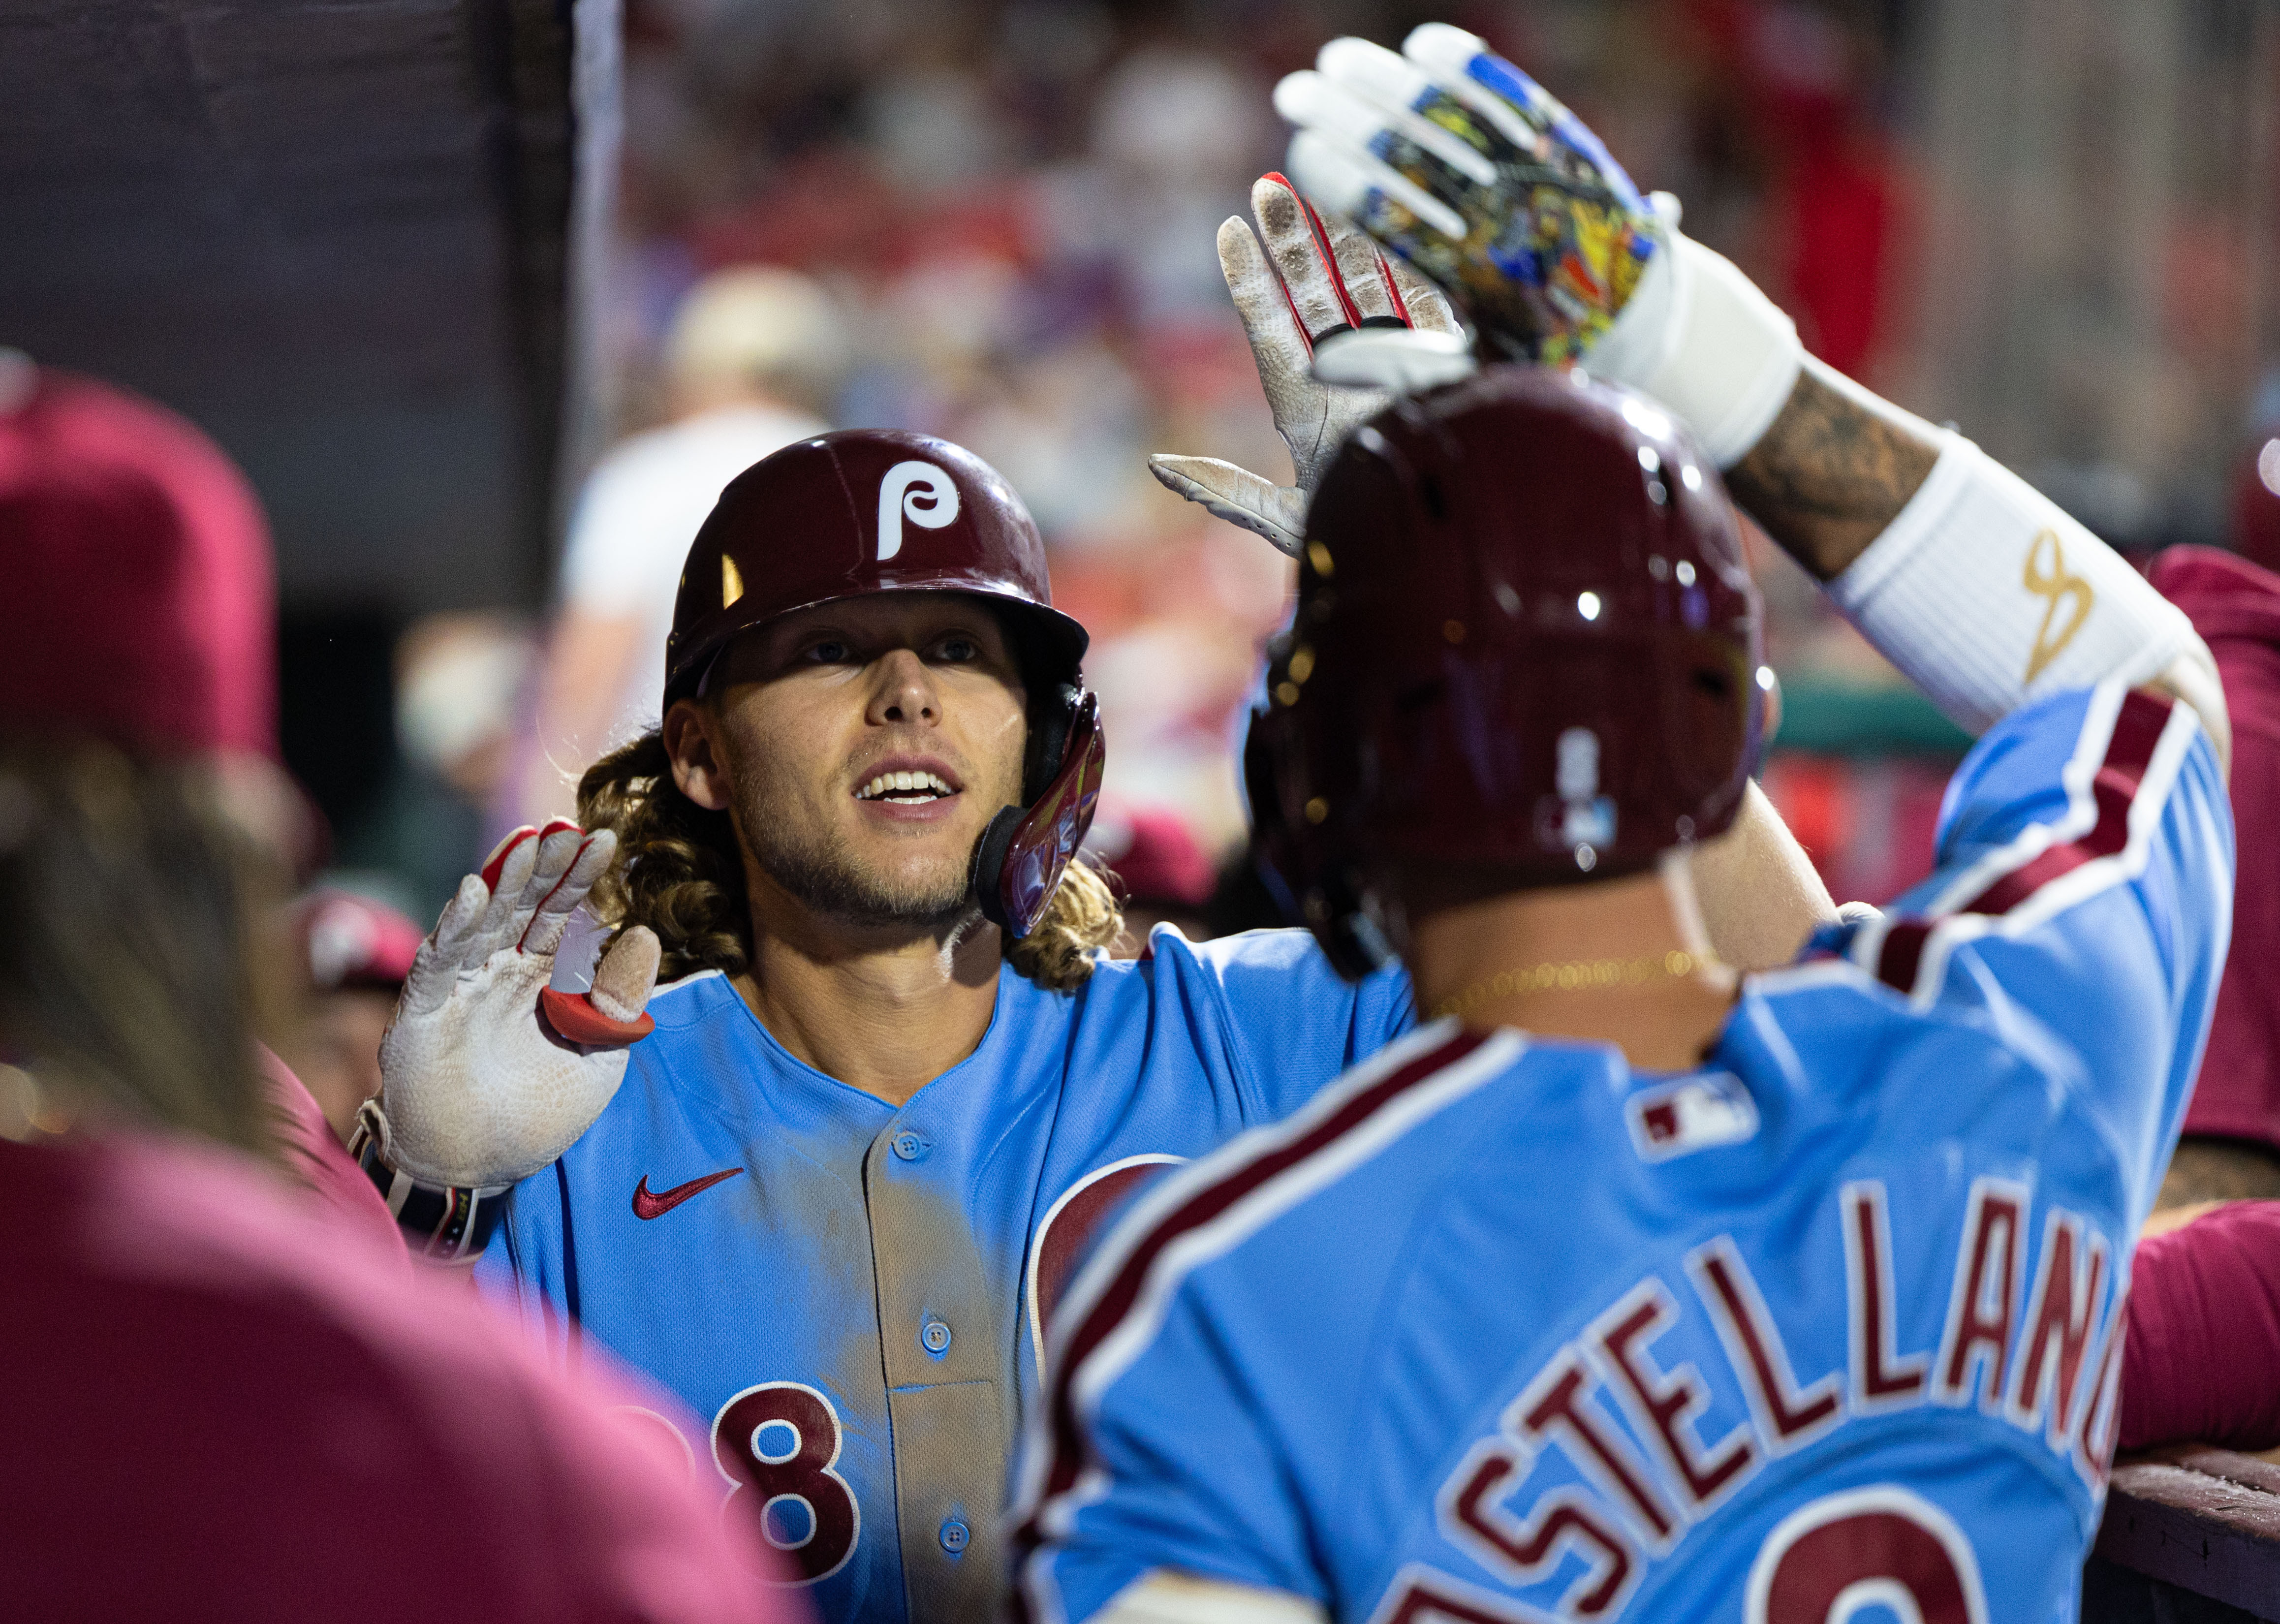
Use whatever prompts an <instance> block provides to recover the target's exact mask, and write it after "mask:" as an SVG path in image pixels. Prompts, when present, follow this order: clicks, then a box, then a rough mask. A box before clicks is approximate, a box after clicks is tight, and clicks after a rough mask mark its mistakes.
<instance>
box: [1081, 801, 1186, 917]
mask: <svg viewBox="0 0 2280 1624" xmlns="http://www.w3.org/2000/svg"><path fill="white" fill-rule="evenodd" d="M1084 850H1085V854H1086V855H1087V856H1088V857H1090V858H1096V859H1098V861H1099V862H1100V863H1102V864H1104V865H1105V866H1106V867H1107V868H1108V870H1109V871H1110V872H1111V873H1112V874H1114V875H1115V876H1116V877H1117V879H1118V880H1119V881H1121V882H1122V884H1123V888H1124V896H1125V899H1126V900H1127V901H1128V902H1133V903H1138V904H1151V903H1153V904H1165V905H1169V906H1175V907H1182V908H1200V907H1202V906H1203V905H1204V904H1205V903H1206V902H1209V901H1210V900H1211V894H1212V888H1213V885H1214V884H1215V883H1216V882H1217V881H1218V875H1217V874H1215V873H1213V868H1212V860H1211V858H1210V857H1209V856H1208V855H1207V854H1206V853H1205V850H1204V849H1203V847H1202V846H1201V845H1200V844H1198V843H1197V840H1196V837H1195V835H1193V834H1191V833H1190V831H1189V828H1188V825H1187V821H1186V820H1184V819H1182V817H1181V816H1180V814H1179V813H1177V812H1174V811H1172V810H1171V809H1170V808H1169V807H1164V806H1112V807H1108V808H1105V809H1104V810H1103V811H1102V812H1100V814H1099V815H1098V817H1097V818H1095V819H1094V820H1093V825H1092V832H1091V834H1090V835H1088V836H1087V837H1086V840H1085V843H1084Z"/></svg>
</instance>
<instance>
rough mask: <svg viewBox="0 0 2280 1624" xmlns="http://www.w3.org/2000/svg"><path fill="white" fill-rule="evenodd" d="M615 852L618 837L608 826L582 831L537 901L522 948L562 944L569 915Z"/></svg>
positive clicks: (542, 948)
mask: <svg viewBox="0 0 2280 1624" xmlns="http://www.w3.org/2000/svg"><path fill="white" fill-rule="evenodd" d="M617 855H618V837H617V836H616V835H613V834H612V833H611V832H610V831H609V830H608V829H602V830H600V831H598V832H597V833H595V834H592V835H582V837H581V838H580V840H579V842H578V844H577V846H576V847H575V849H574V856H573V859H572V861H571V864H570V866H569V867H568V868H567V869H566V871H565V872H564V873H563V875H562V878H561V879H560V880H559V881H558V882H557V883H556V885H555V887H554V889H553V890H552V891H551V892H550V893H548V895H547V897H546V900H545V901H543V902H542V903H541V904H539V905H538V912H536V913H535V914H534V915H533V916H532V918H531V921H530V927H529V928H528V929H527V930H525V931H524V932H523V935H522V951H524V952H526V953H539V954H547V953H551V952H553V951H555V950H556V949H557V948H558V947H560V946H561V944H562V935H563V932H564V931H565V930H566V929H567V928H568V927H569V923H570V916H571V915H572V914H573V913H574V912H577V909H578V904H580V903H582V902H584V901H585V900H586V896H587V893H589V891H591V890H592V889H594V882H595V881H597V880H599V879H600V878H601V877H602V876H603V875H604V874H607V873H608V872H609V869H610V865H611V863H612V862H613V861H615V860H616V858H617Z"/></svg>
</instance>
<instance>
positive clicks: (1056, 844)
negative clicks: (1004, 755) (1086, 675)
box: [967, 685, 1108, 942]
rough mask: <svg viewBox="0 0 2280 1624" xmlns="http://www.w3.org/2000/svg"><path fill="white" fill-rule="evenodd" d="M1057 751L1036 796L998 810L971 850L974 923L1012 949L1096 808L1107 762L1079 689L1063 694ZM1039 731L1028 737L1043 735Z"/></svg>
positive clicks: (1092, 702)
mask: <svg viewBox="0 0 2280 1624" xmlns="http://www.w3.org/2000/svg"><path fill="white" fill-rule="evenodd" d="M1065 692H1066V694H1067V703H1066V704H1062V705H1059V706H1057V707H1054V709H1056V710H1057V711H1058V712H1059V743H1057V745H1055V747H1054V749H1053V752H1052V755H1051V757H1049V758H1041V757H1040V756H1039V754H1038V752H1036V751H1034V750H1033V752H1032V758H1033V760H1034V759H1044V760H1050V761H1051V764H1052V770H1051V774H1050V775H1049V776H1048V777H1047V779H1046V781H1045V783H1044V787H1043V789H1040V790H1039V791H1038V792H1037V793H1036V795H1034V796H1030V797H1028V799H1027V801H1026V802H1025V804H1022V805H1020V806H1007V807H1004V808H1002V809H1000V810H999V811H998V812H997V814H996V816H994V817H992V818H991V819H990V823H989V827H986V828H985V829H983V830H982V838H981V839H980V840H979V841H977V842H976V843H974V866H973V867H972V869H971V870H970V871H969V878H968V881H967V883H968V887H969V889H970V892H971V894H972V896H973V897H974V901H975V903H976V904H979V906H980V907H981V909H982V917H983V918H985V919H987V920H990V923H992V924H993V925H996V926H997V927H999V928H1000V929H1002V930H1003V931H1005V934H1006V935H1009V936H1011V937H1013V939H1014V940H1015V941H1017V942H1018V941H1020V940H1021V938H1022V937H1023V936H1026V935H1028V934H1029V932H1030V931H1032V930H1034V929H1035V928H1036V924H1037V921H1038V920H1040V919H1042V918H1043V917H1044V912H1045V904H1047V903H1049V902H1051V900H1052V896H1053V892H1054V890H1055V889H1056V888H1057V887H1059V884H1060V881H1061V875H1062V874H1063V873H1064V872H1066V871H1067V868H1068V866H1069V864H1070V863H1071V862H1072V861H1073V860H1075V857H1076V853H1077V848H1078V847H1079V846H1080V845H1082V843H1083V841H1084V836H1085V832H1086V831H1087V830H1088V829H1090V827H1092V814H1093V810H1094V808H1095V807H1096V806H1097V805H1098V804H1099V801H1100V773H1101V768H1102V766H1104V765H1105V763H1106V761H1107V759H1108V750H1107V746H1106V745H1105V743H1103V741H1102V738H1101V733H1100V702H1099V700H1098V699H1097V698H1095V697H1093V696H1092V695H1091V694H1090V693H1089V692H1087V691H1086V690H1085V689H1082V688H1078V687H1075V686H1074V685H1071V686H1070V687H1068V688H1067V689H1066V690H1065ZM1042 732H1044V728H1043V727H1036V728H1033V729H1032V733H1033V735H1034V734H1037V733H1042Z"/></svg>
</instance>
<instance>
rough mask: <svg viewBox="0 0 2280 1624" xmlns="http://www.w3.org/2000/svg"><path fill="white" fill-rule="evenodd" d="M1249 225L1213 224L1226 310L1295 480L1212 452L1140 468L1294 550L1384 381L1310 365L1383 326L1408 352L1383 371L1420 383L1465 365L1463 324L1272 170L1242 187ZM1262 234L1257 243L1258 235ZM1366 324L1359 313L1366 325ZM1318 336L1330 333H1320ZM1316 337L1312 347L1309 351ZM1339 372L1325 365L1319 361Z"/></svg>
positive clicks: (1429, 291) (1379, 405)
mask: <svg viewBox="0 0 2280 1624" xmlns="http://www.w3.org/2000/svg"><path fill="white" fill-rule="evenodd" d="M1251 212H1252V213H1253V214H1254V215H1256V216H1257V217H1258V219H1259V235H1256V236H1254V235H1252V229H1251V227H1249V226H1248V225H1247V224H1245V223H1244V220H1243V219H1242V218H1241V217H1240V216H1235V217H1231V218H1230V219H1228V221H1227V222H1226V224H1224V225H1222V226H1221V227H1220V228H1219V265H1220V270H1221V273H1222V274H1224V275H1225V276H1226V278H1227V289H1228V291H1229V293H1230V294H1232V295H1234V296H1235V308H1236V314H1238V315H1240V316H1241V317H1242V318H1243V330H1244V335H1246V336H1248V337H1249V338H1250V340H1251V353H1252V358H1253V359H1254V360H1256V361H1257V362H1258V364H1259V384H1260V386H1261V387H1262V388H1263V389H1265V390H1266V391H1267V405H1268V407H1269V408H1270V409H1271V410H1272V411H1273V412H1274V413H1275V433H1277V434H1279V435H1282V436H1283V443H1284V444H1285V445H1287V446H1289V447H1290V461H1291V463H1292V465H1293V466H1295V467H1296V468H1297V469H1298V484H1297V485H1296V486H1288V485H1277V484H1275V481H1272V480H1269V479H1267V478H1266V477H1265V476H1263V475H1261V474H1257V473H1252V472H1251V471H1250V470H1249V469H1248V468H1238V467H1236V466H1235V465H1234V464H1233V463H1229V462H1221V460H1220V459H1219V458H1215V457H1178V456H1173V455H1171V454H1169V453H1167V452H1161V451H1159V452H1158V453H1157V454H1156V455H1154V456H1152V457H1151V458H1149V459H1148V469H1149V472H1150V473H1153V474H1154V475H1155V476H1156V478H1157V479H1158V480H1159V481H1161V482H1162V483H1163V484H1164V485H1165V486H1166V487H1167V489H1170V490H1172V491H1174V492H1175V493H1176V494H1177V495H1179V496H1185V497H1186V498H1187V499H1188V500H1189V501H1190V502H1200V503H1201V504H1203V505H1204V506H1205V507H1206V508H1208V509H1209V510H1210V511H1211V512H1213V514H1215V515H1217V516H1218V517H1219V518H1221V519H1224V520H1227V521H1228V522H1229V524H1236V525H1241V526H1242V527H1244V529H1246V530H1249V531H1252V532H1253V533H1255V534H1257V535H1263V536H1265V537H1266V538H1267V540H1268V541H1270V542H1272V543H1275V546H1277V547H1279V548H1281V549H1282V550H1283V551H1284V552H1287V553H1290V554H1291V555H1292V556H1293V557H1296V556H1297V554H1298V550H1299V548H1300V546H1301V545H1302V544H1303V543H1304V542H1305V539H1306V504H1307V503H1308V502H1309V501H1311V500H1312V499H1313V494H1314V487H1315V486H1316V485H1318V484H1320V483H1321V478H1322V475H1323V474H1324V473H1326V472H1328V471H1329V466H1330V459H1331V458H1333V457H1334V456H1336V453H1337V449H1338V446H1339V444H1340V443H1342V442H1343V441H1344V439H1345V437H1346V435H1348V434H1350V433H1351V432H1352V430H1353V429H1354V428H1356V427H1359V426H1360V424H1362V423H1363V422H1365V421H1367V419H1370V418H1372V417H1375V415H1376V414H1377V413H1378V412H1381V411H1383V409H1384V408H1385V405H1386V404H1387V402H1388V401H1389V400H1390V398H1391V397H1390V395H1389V394H1388V392H1387V391H1386V390H1385V389H1372V388H1359V389H1357V388H1351V387H1340V385H1339V383H1337V382H1325V381H1322V380H1321V378H1320V377H1318V376H1317V370H1316V368H1317V362H1318V361H1321V362H1323V363H1328V362H1329V360H1330V358H1332V356H1333V355H1335V354H1336V353H1337V352H1338V350H1340V349H1342V348H1343V347H1344V346H1346V345H1350V344H1351V345H1354V346H1355V353H1356V354H1357V355H1358V354H1360V353H1361V352H1362V350H1367V349H1371V348H1375V345H1372V344H1370V343H1361V342H1360V341H1358V340H1357V339H1355V338H1353V337H1351V336H1349V335H1350V334H1358V335H1360V340H1375V339H1376V338H1377V335H1379V334H1380V333H1381V332H1383V333H1384V334H1386V335H1389V337H1390V336H1391V335H1395V334H1397V333H1399V332H1400V331H1401V330H1402V329H1406V330H1407V331H1406V334H1403V335H1402V336H1401V337H1400V338H1398V339H1396V340H1394V343H1395V344H1396V345H1397V346H1398V347H1399V348H1400V349H1401V350H1405V351H1406V362H1404V363H1398V364H1397V366H1396V367H1395V369H1394V372H1393V374H1392V375H1390V376H1388V375H1387V374H1386V373H1385V372H1383V370H1381V371H1380V373H1379V374H1378V375H1379V376H1381V377H1383V378H1384V379H1385V381H1389V382H1391V381H1402V382H1406V383H1408V384H1409V385H1410V387H1423V386H1425V385H1426V384H1429V383H1434V382H1439V381H1444V379H1446V378H1448V377H1452V376H1460V375H1462V374H1463V373H1467V372H1469V371H1471V370H1472V362H1471V361H1470V359H1469V358H1468V357H1467V344H1466V341H1465V336H1464V330H1463V328H1462V327H1460V326H1459V325H1458V323H1457V319H1456V317H1455V316H1454V315H1453V314H1452V312H1450V309H1449V303H1448V301H1447V300H1446V299H1444V298H1443V297H1442V296H1441V294H1440V291H1439V289H1436V288H1435V287H1434V286H1433V285H1432V284H1431V283H1430V282H1429V281H1425V279H1424V278H1422V277H1421V276H1420V275H1418V274H1417V273H1416V272H1414V271H1413V270H1411V269H1410V268H1409V267H1408V266H1406V265H1404V264H1402V263H1400V262H1399V261H1398V260H1390V259H1388V258H1386V257H1385V256H1384V255H1383V254H1382V253H1380V252H1379V251H1378V249H1377V245H1376V244H1375V243H1374V242H1371V241H1370V240H1369V238H1368V237H1367V236H1365V235H1362V234H1361V233H1360V232H1359V231H1357V230H1355V229H1354V228H1353V227H1351V226H1349V225H1347V224H1345V223H1344V221H1342V220H1339V221H1328V220H1325V219H1322V217H1321V216H1320V215H1319V214H1317V213H1315V212H1314V211H1313V209H1312V208H1311V207H1309V206H1308V205H1307V204H1306V203H1305V202H1304V201H1303V200H1302V199H1301V198H1300V197H1299V196H1298V193H1297V192H1296V191H1294V190H1293V189H1291V186H1290V182H1289V181H1286V180H1284V179H1283V177H1282V176H1281V175H1279V174H1270V175H1265V176H1262V177H1261V178H1260V179H1259V181H1257V182H1256V183H1255V184H1254V185H1253V186H1252V189H1251ZM1262 237H1263V238H1264V239H1265V242H1266V246H1265V247H1264V248H1261V247H1260V245H1259V244H1260V239H1261V238H1262ZM1365 324H1367V325H1365ZM1325 340H1329V341H1330V342H1329V344H1328V345H1325V344H1324V341H1325ZM1318 348H1320V351H1321V353H1320V354H1319V356H1318V354H1317V350H1318ZM1321 370H1322V372H1323V373H1326V374H1329V375H1332V376H1334V377H1340V378H1351V377H1352V376H1355V375H1357V374H1356V373H1353V372H1345V373H1341V372H1339V371H1338V369H1337V368H1336V367H1335V366H1329V365H1324V366H1322V368H1321Z"/></svg>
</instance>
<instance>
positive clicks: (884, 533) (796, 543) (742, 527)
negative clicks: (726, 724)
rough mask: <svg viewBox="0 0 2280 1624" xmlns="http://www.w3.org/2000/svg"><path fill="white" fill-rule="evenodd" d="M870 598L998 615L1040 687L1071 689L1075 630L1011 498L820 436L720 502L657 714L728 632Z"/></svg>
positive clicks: (673, 643) (896, 436) (952, 471)
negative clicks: (911, 597)
mask: <svg viewBox="0 0 2280 1624" xmlns="http://www.w3.org/2000/svg"><path fill="white" fill-rule="evenodd" d="M874 592H970V593H974V594H976V595H978V596H982V597H986V598H989V599H990V600H991V601H993V602H995V603H997V604H1002V605H1004V606H1005V607H1006V608H1007V609H1008V610H1009V611H1011V612H1012V615H1013V618H1014V621H1015V625H1016V627H1017V628H1018V630H1019V631H1020V632H1021V634H1023V635H1025V640H1026V641H1027V642H1028V643H1029V644H1030V646H1031V648H1032V649H1033V650H1034V651H1035V652H1036V653H1037V654H1038V655H1041V656H1042V657H1043V660H1044V670H1043V672H1042V673H1041V674H1044V675H1045V676H1047V677H1049V678H1050V679H1051V680H1052V681H1055V682H1058V683H1073V682H1075V680H1076V673H1077V667H1078V665H1079V662H1081V661H1082V659H1083V658H1084V650H1085V645H1086V643H1087V642H1088V639H1087V637H1086V635H1085V630H1084V627H1082V626H1080V625H1079V624H1078V623H1077V622H1076V621H1075V620H1072V619H1070V618H1069V617H1068V616H1067V615H1065V614H1062V613H1061V612H1059V611H1058V610H1056V609H1055V608H1054V607H1053V606H1052V584H1051V581H1050V579H1049V578H1048V576H1047V573H1046V569H1045V545H1044V540H1043V539H1042V538H1041V537H1040V536H1039V535H1037V527H1036V521H1035V520H1032V519H1031V518H1030V517H1029V511H1028V508H1026V507H1024V506H1023V505H1022V504H1021V497H1020V496H1016V495H1014V493H1013V487H1011V486H1010V485H1008V484H1006V483H1005V481H1004V480H1003V479H1002V478H1000V477H999V476H998V473H997V470H996V469H994V468H992V467H990V465H989V464H987V463H985V462H983V461H982V459H981V458H978V457H976V456H975V455H974V453H973V452H971V451H968V450H964V449H962V448H961V447H959V446H955V445H952V444H951V443H950V442H948V441H947V440H937V439H935V438H934V437H933V436H931V435H914V434H906V433H904V432H901V431H899V430H893V429H876V428H861V429H849V430H843V431H842V432H839V433H836V434H828V435H817V436H816V437H815V438H813V439H812V440H803V441H800V442H798V443H797V444H793V445H789V446H786V447H785V448H784V449H783V450H780V451H778V452H776V453H775V454H774V456H771V457H767V458H763V459H762V460H761V461H759V462H757V463H755V464H753V465H752V466H751V467H750V468H748V469H746V470H745V471H744V472H743V473H741V474H739V475H737V476H736V479H734V480H732V481H729V483H728V489H725V490H723V491H722V492H721V493H720V502H719V503H718V504H716V505H715V506H714V507H713V509H712V516H711V517H710V518H708V519H706V520H705V526H704V527H703V528H702V529H700V530H699V531H698V532H697V540H696V542H695V543H693V544H692V545H691V546H690V547H689V561H688V563H687V565H686V566H684V567H683V568H682V574H681V595H680V596H679V598H678V599H677V600H676V602H675V604H674V613H673V635H672V636H671V638H670V639H668V640H667V642H666V657H665V658H666V681H665V702H666V704H668V705H670V704H672V703H673V701H674V700H675V699H678V698H681V697H683V696H684V695H686V694H688V693H689V692H690V691H691V690H693V689H695V688H696V686H697V682H698V681H700V680H701V679H702V678H703V676H704V673H705V668H706V667H707V666H710V665H711V664H712V658H713V656H714V655H716V654H717V653H719V652H720V650H721V649H722V648H723V647H724V646H725V645H726V644H727V643H728V641H729V639H731V638H733V637H734V636H736V634H738V633H739V632H743V631H747V630H750V629H751V627H756V626H759V625H762V624H764V623H766V622H767V621H769V620H774V619H775V618H776V617H777V616H779V615H785V614H790V613H791V612H793V611H795V610H799V609H806V608H811V607H813V605H815V604H828V603H831V602H834V601H835V600H837V599H840V598H846V597H859V596H867V595H869V594H871V593H874Z"/></svg>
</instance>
